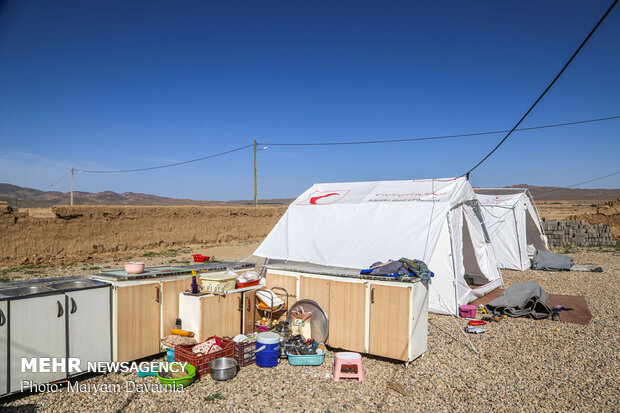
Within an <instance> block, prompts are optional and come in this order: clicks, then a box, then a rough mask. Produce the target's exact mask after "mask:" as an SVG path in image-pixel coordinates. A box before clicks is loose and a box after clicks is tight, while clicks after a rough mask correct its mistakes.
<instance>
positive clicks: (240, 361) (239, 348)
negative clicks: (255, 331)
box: [235, 340, 256, 367]
mask: <svg viewBox="0 0 620 413" xmlns="http://www.w3.org/2000/svg"><path fill="white" fill-rule="evenodd" d="M235 360H237V365H238V366H239V367H245V366H249V365H250V364H253V363H256V340H246V341H241V342H239V343H235Z"/></svg>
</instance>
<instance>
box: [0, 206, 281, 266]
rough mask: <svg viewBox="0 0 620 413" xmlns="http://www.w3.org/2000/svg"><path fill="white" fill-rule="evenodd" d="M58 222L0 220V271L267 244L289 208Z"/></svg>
mask: <svg viewBox="0 0 620 413" xmlns="http://www.w3.org/2000/svg"><path fill="white" fill-rule="evenodd" d="M52 211H53V212H54V214H55V218H35V217H32V216H30V215H29V214H28V213H14V212H11V211H9V210H7V211H6V212H4V213H2V214H0V234H1V235H0V265H13V264H41V263H45V264H51V263H56V264H67V263H71V262H75V261H85V260H89V259H103V258H111V257H119V258H122V257H126V256H128V255H131V254H133V253H136V252H140V251H145V250H149V249H157V248H167V247H171V246H182V245H189V244H203V245H217V244H224V243H231V242H238V243H245V242H254V241H259V240H262V239H263V238H264V237H265V236H266V235H267V234H268V233H269V231H271V229H272V228H273V226H274V225H275V224H276V222H277V221H278V219H280V217H281V216H282V214H283V213H284V211H285V208H283V207H258V208H254V207H218V206H207V207H202V206H187V207H130V206H73V207H71V206H56V207H53V208H52Z"/></svg>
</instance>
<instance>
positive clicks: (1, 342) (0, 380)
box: [0, 301, 9, 396]
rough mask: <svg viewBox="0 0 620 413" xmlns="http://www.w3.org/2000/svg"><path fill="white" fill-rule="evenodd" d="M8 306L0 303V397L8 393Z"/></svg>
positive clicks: (4, 302) (2, 302)
mask: <svg viewBox="0 0 620 413" xmlns="http://www.w3.org/2000/svg"><path fill="white" fill-rule="evenodd" d="M8 314H9V305H8V301H0V396H2V395H3V394H6V393H8V392H9V388H8V383H7V380H8V374H9V369H8V367H9V358H8V357H9V352H8V351H7V350H8V340H9V320H8Z"/></svg>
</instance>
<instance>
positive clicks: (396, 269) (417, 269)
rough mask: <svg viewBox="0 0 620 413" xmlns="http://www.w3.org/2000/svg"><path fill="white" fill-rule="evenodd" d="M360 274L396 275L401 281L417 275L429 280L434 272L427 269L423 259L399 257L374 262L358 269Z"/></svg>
mask: <svg viewBox="0 0 620 413" xmlns="http://www.w3.org/2000/svg"><path fill="white" fill-rule="evenodd" d="M360 274H361V275H372V276H381V277H398V278H400V279H401V280H403V281H406V279H407V278H411V277H418V278H420V279H421V280H422V281H425V282H428V283H430V282H431V277H434V276H435V274H434V273H433V272H432V271H431V270H429V269H428V267H427V266H426V264H425V263H424V261H421V260H415V259H414V260H410V259H408V258H401V259H400V260H398V261H392V260H389V261H387V262H381V261H378V262H375V263H374V264H372V265H371V266H370V268H368V269H366V270H362V271H360Z"/></svg>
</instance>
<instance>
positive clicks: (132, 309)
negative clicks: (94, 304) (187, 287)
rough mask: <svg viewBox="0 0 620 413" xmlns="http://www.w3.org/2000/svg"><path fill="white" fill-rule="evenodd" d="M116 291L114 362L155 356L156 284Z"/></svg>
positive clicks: (158, 290)
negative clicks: (115, 345)
mask: <svg viewBox="0 0 620 413" xmlns="http://www.w3.org/2000/svg"><path fill="white" fill-rule="evenodd" d="M115 288H116V289H117V290H116V314H115V317H116V342H117V351H116V361H132V360H136V359H140V358H143V357H147V356H152V355H154V354H157V353H159V298H160V286H159V283H148V284H141V285H133V286H128V287H115Z"/></svg>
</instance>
